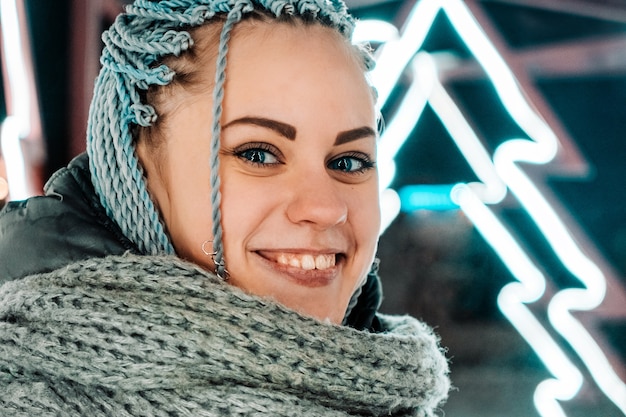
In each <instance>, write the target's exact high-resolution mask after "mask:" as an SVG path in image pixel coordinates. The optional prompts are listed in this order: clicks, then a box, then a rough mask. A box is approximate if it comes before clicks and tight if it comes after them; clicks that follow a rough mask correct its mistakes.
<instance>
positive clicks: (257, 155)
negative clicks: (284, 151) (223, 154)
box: [235, 144, 281, 165]
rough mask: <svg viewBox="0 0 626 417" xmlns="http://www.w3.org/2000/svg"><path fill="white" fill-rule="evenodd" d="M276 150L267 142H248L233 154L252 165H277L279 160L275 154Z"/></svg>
mask: <svg viewBox="0 0 626 417" xmlns="http://www.w3.org/2000/svg"><path fill="white" fill-rule="evenodd" d="M276 153H278V152H277V151H275V150H274V149H271V147H270V146H268V145H267V144H250V145H248V146H246V147H245V148H244V149H240V150H237V151H235V154H236V155H237V156H238V157H239V158H241V159H243V160H245V161H247V162H249V163H251V164H254V165H277V164H280V163H281V162H280V160H279V159H278V157H277V156H276Z"/></svg>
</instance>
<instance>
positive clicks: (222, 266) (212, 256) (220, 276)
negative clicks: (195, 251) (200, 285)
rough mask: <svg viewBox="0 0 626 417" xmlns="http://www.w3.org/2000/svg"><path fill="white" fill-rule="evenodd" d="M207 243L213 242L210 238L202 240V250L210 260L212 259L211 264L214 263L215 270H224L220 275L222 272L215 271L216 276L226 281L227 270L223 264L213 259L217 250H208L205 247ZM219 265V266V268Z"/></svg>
mask: <svg viewBox="0 0 626 417" xmlns="http://www.w3.org/2000/svg"><path fill="white" fill-rule="evenodd" d="M208 243H213V241H212V240H205V241H204V242H202V252H203V253H204V254H205V255H206V256H210V257H211V260H212V261H213V264H215V270H216V271H219V270H220V269H221V270H223V271H224V274H223V276H222V274H220V273H217V276H218V277H219V278H221V279H222V280H223V281H228V271H227V270H226V268H224V264H223V263H221V264H219V263H218V262H217V261H216V260H215V255H217V251H209V250H208V249H207V244H208ZM220 267H221V268H220Z"/></svg>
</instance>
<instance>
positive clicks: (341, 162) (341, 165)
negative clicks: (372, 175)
mask: <svg viewBox="0 0 626 417" xmlns="http://www.w3.org/2000/svg"><path fill="white" fill-rule="evenodd" d="M374 165H375V164H374V162H372V161H370V159H369V157H367V156H366V155H361V154H358V155H343V156H340V157H338V158H335V159H333V160H332V161H330V162H329V163H328V168H330V169H333V170H336V171H341V172H345V173H348V174H356V173H361V172H365V171H367V170H368V169H371V168H373V167H374Z"/></svg>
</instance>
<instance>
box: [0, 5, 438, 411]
mask: <svg viewBox="0 0 626 417" xmlns="http://www.w3.org/2000/svg"><path fill="white" fill-rule="evenodd" d="M352 26H353V21H352V18H351V17H350V16H349V15H348V14H347V12H346V10H345V6H344V5H343V4H342V3H339V2H337V1H308V0H307V1H304V0H301V1H295V2H286V1H277V0H273V1H267V2H264V1H263V2H257V0H244V1H240V0H229V1H223V2H215V1H206V0H195V1H194V0H169V1H165V0H163V1H148V0H137V1H136V2H135V3H134V4H133V5H131V6H129V7H128V9H127V12H126V13H125V14H123V15H121V16H120V17H119V18H118V19H117V21H116V23H115V24H114V25H113V26H112V27H111V29H110V30H109V31H107V32H106V33H105V35H104V36H103V39H104V40H105V49H104V52H103V56H102V63H103V69H102V71H101V74H100V76H99V78H98V80H97V82H96V88H95V94H94V99H93V102H92V107H91V113H90V126H89V131H88V154H87V155H82V156H80V157H78V158H77V159H75V160H74V161H73V162H72V163H71V164H70V165H69V166H68V168H66V169H64V170H61V171H60V172H59V173H57V174H55V176H54V177H53V178H52V179H51V180H50V181H49V183H48V185H47V189H46V194H47V195H46V196H45V197H39V198H34V199H31V200H27V201H25V202H19V203H10V204H9V205H8V206H7V207H6V208H5V210H4V211H3V213H2V214H1V215H0V239H1V243H0V257H1V258H2V260H3V262H2V266H0V270H1V272H2V276H0V279H1V280H3V281H6V283H5V284H4V285H3V286H2V287H1V288H0V346H1V347H0V384H1V385H2V392H3V395H2V396H1V397H0V411H2V413H0V414H3V415H4V414H6V413H9V414H11V415H16V414H17V415H19V413H24V415H33V413H35V414H37V415H41V414H45V413H49V414H50V415H116V416H120V415H131V416H135V415H211V416H213V415H251V414H267V415H298V416H300V415H415V416H430V415H434V413H435V411H436V409H437V408H436V407H437V406H438V405H439V404H440V403H441V402H442V401H443V400H444V399H445V397H446V395H447V391H448V388H449V381H448V378H447V363H446V360H445V357H444V356H443V354H442V352H441V349H440V348H439V347H438V346H437V340H436V337H435V336H434V335H433V334H432V332H431V330H430V329H429V328H428V327H427V326H425V325H424V324H422V323H420V322H418V321H416V320H414V319H412V318H409V317H390V316H385V315H382V314H379V313H377V311H376V310H377V308H378V306H379V304H380V290H379V284H378V278H377V276H376V263H375V262H374V256H375V252H376V245H377V240H378V231H379V226H380V225H379V218H380V214H379V204H378V181H377V172H376V164H375V161H376V139H377V130H376V129H377V116H376V113H375V110H374V101H375V94H374V92H373V91H372V88H371V87H370V85H369V84H368V82H367V79H366V75H365V73H366V71H367V70H368V68H369V67H370V66H371V63H372V60H371V58H370V57H369V56H368V55H367V52H366V51H365V50H364V49H362V48H360V47H358V46H355V45H352V44H351V43H350V34H351V30H352Z"/></svg>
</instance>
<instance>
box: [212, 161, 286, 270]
mask: <svg viewBox="0 0 626 417" xmlns="http://www.w3.org/2000/svg"><path fill="white" fill-rule="evenodd" d="M220 171H221V173H220V179H221V189H222V202H221V211H222V213H221V214H222V228H223V233H224V248H225V251H226V256H227V257H228V258H229V259H230V260H231V261H237V259H239V258H241V257H242V256H243V255H244V253H243V252H244V250H245V245H246V242H247V241H248V240H249V238H250V237H251V236H253V235H254V234H255V233H259V232H260V231H261V230H263V227H264V225H267V224H269V222H270V221H271V220H270V219H271V218H273V217H274V214H276V205H277V204H279V203H280V200H281V198H282V197H281V193H280V190H279V189H277V187H276V186H275V185H274V182H273V181H272V180H271V179H269V178H261V179H259V178H254V177H247V176H246V175H242V174H239V173H238V172H236V171H235V170H232V169H229V168H228V167H227V166H226V167H223V169H222V170H220ZM233 171H234V172H233Z"/></svg>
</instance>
